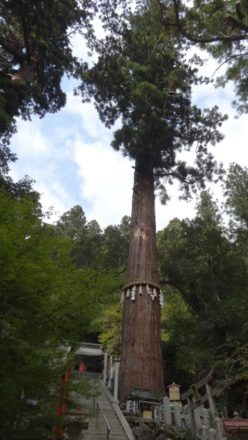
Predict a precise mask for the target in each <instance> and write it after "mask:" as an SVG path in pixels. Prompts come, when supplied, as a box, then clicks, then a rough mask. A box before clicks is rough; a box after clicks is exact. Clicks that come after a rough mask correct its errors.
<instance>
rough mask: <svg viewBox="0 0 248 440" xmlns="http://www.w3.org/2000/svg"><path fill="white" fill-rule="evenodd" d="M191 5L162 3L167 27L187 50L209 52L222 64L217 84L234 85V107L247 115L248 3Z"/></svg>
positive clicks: (200, 0)
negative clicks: (195, 46) (194, 47)
mask: <svg viewBox="0 0 248 440" xmlns="http://www.w3.org/2000/svg"><path fill="white" fill-rule="evenodd" d="M192 3H193V4H190V5H187V2H182V1H180V0H174V1H173V2H167V3H166V4H162V3H160V10H161V20H162V22H163V23H164V26H166V28H167V27H168V26H172V28H173V29H175V27H176V28H177V29H178V31H179V34H180V35H181V37H183V38H184V40H186V45H187V46H188V44H189V42H190V43H192V44H198V45H199V46H200V47H201V48H204V49H207V51H208V52H209V53H210V54H211V55H212V56H213V57H214V58H215V59H216V60H217V61H218V62H219V63H220V64H219V68H221V70H220V72H221V73H222V72H224V73H223V75H222V76H221V77H220V78H218V79H217V84H219V85H221V86H224V85H225V84H226V83H227V82H228V81H232V82H233V85H234V89H235V92H236V96H237V99H236V100H235V101H234V105H235V106H236V108H237V109H238V111H239V113H242V112H247V110H248V107H247V97H248V80H247V67H248V57H247V35H248V9H247V2H246V1H245V0H244V1H243V0H241V1H233V0H225V1H222V0H211V1H209V0H195V1H194V2H192ZM172 8H174V14H172V13H171V9H172ZM222 66H223V67H222Z"/></svg>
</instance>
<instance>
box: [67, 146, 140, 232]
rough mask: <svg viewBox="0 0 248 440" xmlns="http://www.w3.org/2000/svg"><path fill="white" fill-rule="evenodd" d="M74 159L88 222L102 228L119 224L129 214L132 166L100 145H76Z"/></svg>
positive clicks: (118, 154) (109, 149) (112, 151)
mask: <svg viewBox="0 0 248 440" xmlns="http://www.w3.org/2000/svg"><path fill="white" fill-rule="evenodd" d="M74 147H75V149H74V157H75V161H76V162H77V164H78V167H79V174H80V176H81V179H82V183H81V195H82V199H83V200H86V201H87V204H88V205H89V208H88V210H87V218H89V219H93V218H94V219H96V220H97V221H98V222H99V223H100V225H101V226H102V227H105V226H107V225H109V224H118V223H120V220H121V218H122V216H124V215H130V213H131V191H132V181H133V169H132V163H131V162H130V161H129V160H128V159H124V158H123V157H122V156H121V154H120V153H118V152H115V151H114V150H112V149H111V148H110V147H108V146H106V145H104V144H103V143H101V142H96V143H93V144H86V143H84V141H83V139H82V138H78V139H77V140H76V142H75V146H74Z"/></svg>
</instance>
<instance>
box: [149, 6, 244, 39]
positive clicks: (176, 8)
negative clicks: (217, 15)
mask: <svg viewBox="0 0 248 440" xmlns="http://www.w3.org/2000/svg"><path fill="white" fill-rule="evenodd" d="M156 1H157V2H158V4H159V5H160V8H161V7H162V5H161V4H160V0H156ZM173 4H174V11H175V19H176V22H175V25H176V26H177V28H178V30H179V32H180V33H181V35H183V36H184V37H185V38H187V40H189V41H192V42H193V43H199V44H205V43H214V42H217V41H230V42H232V41H242V40H247V37H248V35H247V34H248V27H247V26H246V25H244V24H243V23H242V22H240V21H238V20H236V19H234V18H232V17H231V18H232V21H233V23H234V22H235V25H236V27H238V28H239V29H240V30H243V31H245V32H246V34H245V35H240V34H231V35H218V36H216V37H210V38H199V37H195V36H193V35H191V34H190V33H189V32H187V31H186V30H185V29H184V27H183V25H182V22H181V19H180V12H179V7H180V0H173ZM228 18H230V17H228Z"/></svg>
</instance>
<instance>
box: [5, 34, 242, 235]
mask: <svg viewBox="0 0 248 440" xmlns="http://www.w3.org/2000/svg"><path fill="white" fill-rule="evenodd" d="M74 48H75V52H76V53H77V54H78V55H80V56H82V57H83V58H85V56H86V54H85V46H84V45H83V44H82V41H81V40H80V38H78V37H76V39H75V40H74ZM214 70H215V64H214V63H213V62H208V63H206V64H205V66H204V67H203V73H204V74H208V73H210V75H211V74H212V73H213V72H214ZM74 85H75V83H74V82H73V81H65V82H64V87H65V89H66V91H67V104H66V106H65V108H63V109H62V110H61V111H60V112H59V113H56V114H48V115H46V116H45V117H44V118H43V119H39V118H37V117H33V118H32V121H22V120H20V121H18V126H17V128H18V130H17V133H16V134H15V135H14V136H13V138H12V141H11V149H12V151H14V152H16V154H17V156H18V159H19V160H18V161H17V162H16V163H15V164H14V165H13V166H12V169H11V174H12V176H13V178H14V179H20V178H22V177H23V176H24V175H28V176H30V177H31V178H33V179H34V180H35V181H36V183H35V184H34V187H35V188H36V189H37V190H38V191H39V192H40V193H41V202H42V205H43V209H44V211H47V210H48V209H49V208H50V207H53V209H54V215H53V216H52V218H51V220H52V221H56V219H57V218H58V217H59V216H60V215H62V213H63V212H65V211H67V210H69V209H70V208H71V207H72V206H74V205H76V204H80V205H81V206H82V207H83V209H84V211H85V213H86V217H87V220H92V219H95V220H97V221H98V222H99V224H100V226H101V227H102V228H104V227H106V226H107V225H109V224H119V223H120V221H121V218H122V217H123V216H124V215H130V213H131V197H132V180H133V169H132V165H133V164H132V162H130V161H129V159H127V158H124V157H122V155H121V154H120V153H118V152H115V151H114V150H113V149H112V148H111V146H110V143H111V139H112V132H111V130H108V129H106V128H105V127H104V126H103V124H102V123H101V122H100V120H99V118H98V115H97V112H96V110H95V109H94V105H93V104H92V103H86V104H83V103H82V102H81V99H80V97H78V96H74V95H73V88H74ZM233 98H234V96H233V93H232V88H231V87H227V88H225V89H215V88H214V87H213V86H212V85H209V86H206V85H203V86H201V87H198V88H197V89H194V93H193V99H194V101H195V102H196V103H197V104H198V105H200V106H202V107H211V106H213V105H216V104H217V105H218V106H219V107H220V110H221V111H222V112H223V113H228V114H229V120H228V121H227V122H225V124H224V125H223V129H222V131H223V132H224V134H225V139H224V141H222V142H221V143H220V144H219V145H217V146H215V147H213V149H212V147H210V149H211V151H213V152H214V155H215V157H216V159H217V160H219V161H221V162H223V163H224V166H225V167H226V168H227V167H228V165H229V164H230V163H231V162H237V163H239V164H240V165H242V166H247V165H248V159H247V153H246V151H247V141H246V137H247V125H248V116H247V115H243V116H242V117H241V118H239V119H235V117H234V116H235V111H234V110H233V109H232V108H231V101H232V100H233ZM211 191H212V193H213V195H214V197H215V198H217V199H219V200H220V201H221V189H220V185H213V186H211ZM170 195H171V200H170V201H169V202H168V203H167V205H166V206H162V205H161V204H160V203H159V200H157V201H156V215H157V229H162V228H163V227H165V226H166V225H167V224H168V222H169V221H170V220H171V219H172V218H174V217H179V218H185V217H192V216H193V215H194V206H195V201H193V202H190V203H188V202H184V201H179V200H178V196H179V193H178V188H177V186H176V185H174V186H173V187H171V188H170Z"/></svg>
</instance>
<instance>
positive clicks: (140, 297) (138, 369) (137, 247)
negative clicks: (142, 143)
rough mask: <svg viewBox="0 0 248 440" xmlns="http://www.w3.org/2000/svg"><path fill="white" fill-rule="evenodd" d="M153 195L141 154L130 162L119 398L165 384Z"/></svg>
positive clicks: (157, 389)
mask: <svg viewBox="0 0 248 440" xmlns="http://www.w3.org/2000/svg"><path fill="white" fill-rule="evenodd" d="M154 199H155V197H154V177H153V165H152V163H151V161H149V158H146V157H144V156H142V157H141V158H140V160H137V161H136V166H135V175H134V188H133V202H132V218H131V239H130V248H129V261H128V282H129V284H128V285H127V286H125V287H124V290H123V301H124V304H123V329H122V353H121V370H120V398H121V401H124V400H126V399H127V397H128V395H129V393H130V391H131V390H132V388H134V387H140V388H149V389H151V390H152V391H153V392H154V393H159V392H163V390H164V381H163V367H162V355H161V347H160V301H159V297H160V290H159V274H158V263H157V250H156V226H155V206H154Z"/></svg>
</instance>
